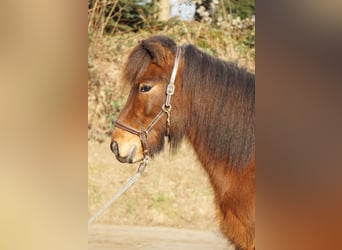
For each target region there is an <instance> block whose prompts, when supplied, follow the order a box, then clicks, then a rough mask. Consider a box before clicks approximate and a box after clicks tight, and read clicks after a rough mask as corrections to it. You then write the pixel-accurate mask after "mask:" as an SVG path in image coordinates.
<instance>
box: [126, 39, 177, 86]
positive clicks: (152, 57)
mask: <svg viewBox="0 0 342 250" xmlns="http://www.w3.org/2000/svg"><path fill="white" fill-rule="evenodd" d="M175 50H176V44H175V42H174V41H173V40H172V39H170V38H168V37H166V36H154V37H151V38H148V39H146V40H143V41H141V42H140V43H139V44H138V45H137V46H136V47H135V48H134V49H133V50H132V52H131V53H130V54H129V56H128V58H127V60H126V63H125V64H124V67H123V70H122V74H121V82H122V83H124V84H128V85H129V86H130V87H133V86H135V85H136V84H138V83H139V79H140V78H141V77H142V76H143V75H144V74H145V73H146V71H147V69H148V66H149V65H150V64H151V63H155V64H158V63H161V62H160V61H161V60H163V59H164V60H165V53H164V52H165V51H169V52H170V53H171V54H174V53H175Z"/></svg>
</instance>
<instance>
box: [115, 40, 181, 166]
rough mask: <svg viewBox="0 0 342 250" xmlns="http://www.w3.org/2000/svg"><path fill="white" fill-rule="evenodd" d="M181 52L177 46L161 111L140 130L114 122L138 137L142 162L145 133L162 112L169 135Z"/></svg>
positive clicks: (145, 144) (154, 123)
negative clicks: (172, 101)
mask: <svg viewBox="0 0 342 250" xmlns="http://www.w3.org/2000/svg"><path fill="white" fill-rule="evenodd" d="M181 54H182V48H181V47H177V51H176V57H175V63H174V65H173V69H172V73H171V78H170V81H169V84H168V85H167V88H166V101H165V103H164V104H163V105H162V108H161V111H160V112H159V113H158V114H157V115H156V116H155V117H154V119H153V120H152V121H151V122H150V124H149V125H148V126H147V127H146V129H144V128H143V127H141V130H140V131H139V130H137V129H135V128H132V127H130V126H128V125H126V124H123V123H122V122H120V121H118V120H116V121H115V122H114V125H115V127H117V128H120V129H123V130H125V131H127V132H129V133H131V134H134V135H136V136H138V137H139V138H140V141H141V145H142V147H143V155H144V158H143V160H144V162H145V161H147V160H148V155H149V152H148V148H147V135H148V133H149V132H150V131H151V130H152V129H153V127H154V126H155V125H156V124H157V123H158V121H159V120H160V119H161V117H162V116H163V114H166V115H167V119H166V136H168V135H169V132H170V114H171V97H172V95H173V94H174V92H175V79H176V75H177V70H178V65H179V61H180V58H181Z"/></svg>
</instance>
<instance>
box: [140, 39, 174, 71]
mask: <svg viewBox="0 0 342 250" xmlns="http://www.w3.org/2000/svg"><path fill="white" fill-rule="evenodd" d="M141 45H142V47H143V48H144V49H145V50H146V51H147V52H148V53H149V54H150V56H151V58H152V63H155V64H157V65H159V66H166V65H167V64H168V58H169V57H170V54H171V53H172V51H171V50H170V48H166V47H164V46H163V45H162V44H160V43H157V42H147V41H142V42H141Z"/></svg>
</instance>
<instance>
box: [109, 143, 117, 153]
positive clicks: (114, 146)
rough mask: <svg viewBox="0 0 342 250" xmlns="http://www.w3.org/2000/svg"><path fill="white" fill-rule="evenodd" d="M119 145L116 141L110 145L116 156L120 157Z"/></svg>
mask: <svg viewBox="0 0 342 250" xmlns="http://www.w3.org/2000/svg"><path fill="white" fill-rule="evenodd" d="M118 148H119V147H118V143H117V142H116V141H112V142H111V143H110V149H111V150H112V152H113V153H114V154H115V155H118V153H119V149H118Z"/></svg>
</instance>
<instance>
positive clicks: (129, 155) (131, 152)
mask: <svg viewBox="0 0 342 250" xmlns="http://www.w3.org/2000/svg"><path fill="white" fill-rule="evenodd" d="M110 149H111V150H112V152H113V153H114V155H115V157H116V159H117V160H118V161H120V162H122V163H135V162H138V161H140V160H141V159H142V158H141V157H138V147H137V146H136V145H133V144H131V145H129V146H128V147H126V150H120V147H119V144H118V143H117V142H116V141H112V142H111V144H110ZM123 151H125V152H123Z"/></svg>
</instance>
